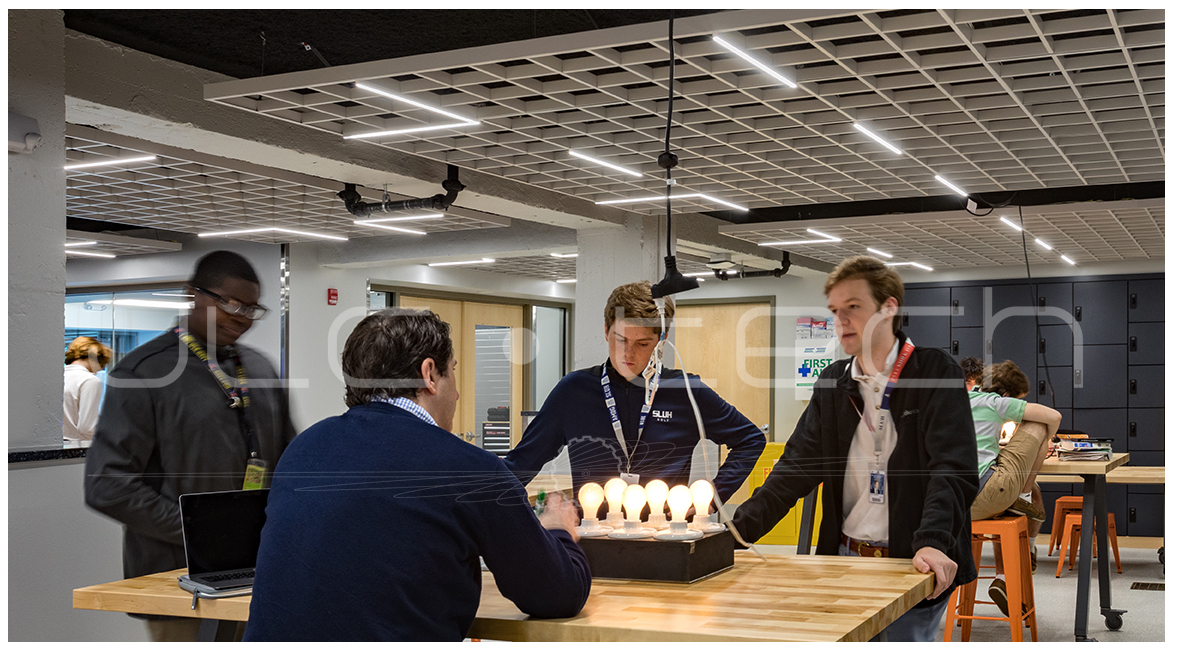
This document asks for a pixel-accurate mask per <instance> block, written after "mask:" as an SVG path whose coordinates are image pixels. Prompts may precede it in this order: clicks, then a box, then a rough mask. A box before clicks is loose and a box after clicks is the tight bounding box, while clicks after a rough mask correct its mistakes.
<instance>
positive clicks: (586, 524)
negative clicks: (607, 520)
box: [580, 519, 600, 528]
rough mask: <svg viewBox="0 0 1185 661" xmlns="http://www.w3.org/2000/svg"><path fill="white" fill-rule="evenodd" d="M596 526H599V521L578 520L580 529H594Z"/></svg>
mask: <svg viewBox="0 0 1185 661" xmlns="http://www.w3.org/2000/svg"><path fill="white" fill-rule="evenodd" d="M598 525H600V521H598V520H596V519H581V520H580V527H581V528H596V527H597V526H598Z"/></svg>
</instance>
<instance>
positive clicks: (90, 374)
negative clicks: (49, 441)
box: [62, 336, 111, 448]
mask: <svg viewBox="0 0 1185 661" xmlns="http://www.w3.org/2000/svg"><path fill="white" fill-rule="evenodd" d="M110 360H111V349H110V348H109V347H107V346H105V345H103V343H101V342H99V341H98V340H96V339H95V338H93V337H85V336H83V337H76V338H74V341H73V342H71V343H70V346H69V348H67V349H66V372H65V379H64V381H65V382H64V384H63V389H62V447H64V448H85V447H90V444H91V440H92V439H93V438H94V437H95V426H96V425H97V424H98V423H99V401H100V400H101V399H102V397H103V382H102V381H101V380H100V379H99V377H97V376H95V373H96V372H99V371H101V370H103V369H104V368H105V367H107V362H108V361H110Z"/></svg>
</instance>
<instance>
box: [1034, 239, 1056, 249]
mask: <svg viewBox="0 0 1185 661" xmlns="http://www.w3.org/2000/svg"><path fill="white" fill-rule="evenodd" d="M1033 240H1034V241H1036V242H1037V245H1039V246H1041V247H1042V248H1044V249H1046V250H1053V246H1051V245H1049V244H1048V243H1045V242H1044V241H1042V240H1041V239H1038V238H1037V237H1035V236H1034V237H1033Z"/></svg>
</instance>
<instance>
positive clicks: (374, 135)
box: [342, 122, 480, 140]
mask: <svg viewBox="0 0 1185 661" xmlns="http://www.w3.org/2000/svg"><path fill="white" fill-rule="evenodd" d="M479 123H480V122H458V123H456V124H435V125H429V126H416V127H413V128H409V129H394V130H392V131H372V132H370V133H355V134H354V135H343V136H342V137H343V138H345V139H346V140H360V139H363V138H380V137H382V136H385V135H399V134H401V133H420V132H422V131H436V130H444V129H456V128H461V127H463V126H477V125H478V124H479Z"/></svg>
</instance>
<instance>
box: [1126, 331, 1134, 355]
mask: <svg viewBox="0 0 1185 661" xmlns="http://www.w3.org/2000/svg"><path fill="white" fill-rule="evenodd" d="M1127 350H1128V351H1135V350H1136V336H1135V335H1132V336H1131V337H1129V338H1127Z"/></svg>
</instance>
